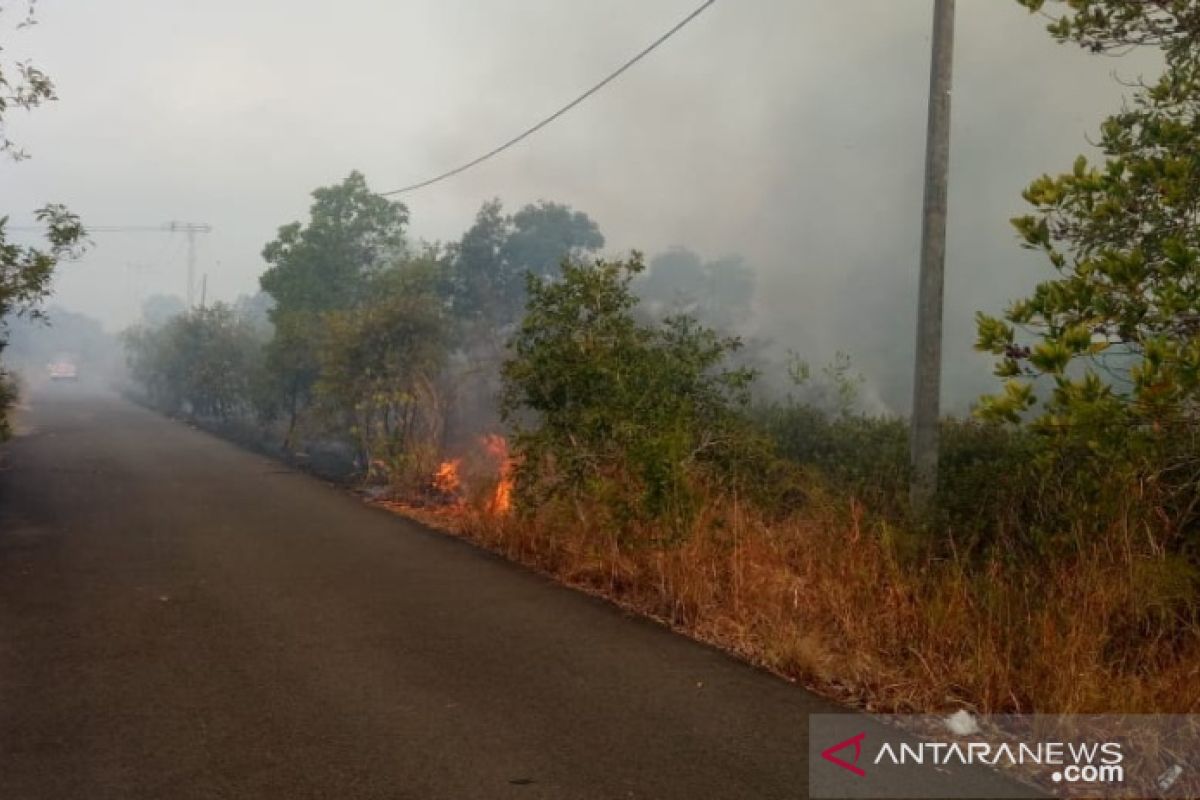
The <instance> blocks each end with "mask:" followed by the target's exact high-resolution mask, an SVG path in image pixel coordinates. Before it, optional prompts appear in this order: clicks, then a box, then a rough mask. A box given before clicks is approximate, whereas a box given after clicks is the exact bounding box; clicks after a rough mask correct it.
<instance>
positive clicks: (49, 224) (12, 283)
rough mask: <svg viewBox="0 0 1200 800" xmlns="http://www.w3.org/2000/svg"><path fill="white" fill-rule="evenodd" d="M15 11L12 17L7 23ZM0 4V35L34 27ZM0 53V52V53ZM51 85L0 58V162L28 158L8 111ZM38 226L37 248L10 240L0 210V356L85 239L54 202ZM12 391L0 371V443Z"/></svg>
mask: <svg viewBox="0 0 1200 800" xmlns="http://www.w3.org/2000/svg"><path fill="white" fill-rule="evenodd" d="M14 5H16V6H18V10H17V12H16V13H17V16H16V17H15V18H14V19H15V21H14V22H12V24H8V23H9V20H10V15H12V13H13V9H12V6H14ZM21 5H22V4H21V3H0V30H2V31H3V34H4V35H5V36H6V37H7V36H9V35H13V34H19V33H20V32H21V31H22V30H23V29H25V28H28V27H30V26H32V25H34V24H36V22H37V19H36V17H35V14H34V11H35V3H34V2H29V3H28V4H25V5H24V8H20V6H21ZM6 12H7V13H6ZM0 52H3V50H2V49H0ZM57 99H58V97H57V95H56V94H55V89H54V82H53V81H52V80H51V79H50V76H49V75H47V74H46V73H45V72H43V71H42V70H40V69H38V67H37V66H36V65H34V64H32V63H30V62H28V61H15V60H12V59H10V58H4V59H0V161H6V162H20V161H24V160H25V159H27V158H29V153H28V152H26V151H25V150H24V149H23V148H22V147H21V145H20V143H19V142H17V141H14V140H13V139H12V138H10V136H9V128H8V124H9V122H10V121H11V116H12V112H14V111H32V110H34V109H36V108H38V107H39V106H41V105H44V104H46V103H50V102H53V101H55V100H57ZM33 216H34V218H35V219H36V220H37V222H38V225H39V226H40V227H41V229H42V230H41V237H40V238H41V239H42V242H41V243H40V244H24V243H21V242H20V241H13V240H12V236H11V232H10V231H9V217H8V212H7V211H0V351H3V349H4V348H5V347H6V346H7V345H8V337H9V327H10V325H11V323H12V321H13V320H15V319H21V318H24V319H39V318H41V316H42V312H41V310H40V306H41V303H42V301H43V300H45V299H46V297H47V296H48V295H49V294H50V281H51V278H52V277H53V275H54V269H55V267H57V266H58V264H59V262H60V261H63V260H66V259H70V258H73V257H75V256H78V255H79V253H80V252H81V250H82V247H83V244H84V241H85V238H86V234H85V231H84V228H83V225H82V224H81V223H80V220H79V217H77V216H76V215H75V214H73V213H71V212H70V211H69V210H68V209H67V208H66V206H63V205H61V204H59V203H47V204H46V205H43V206H42V207H41V208H38V209H36V210H35V211H34V212H33ZM17 395H18V388H17V385H16V381H15V379H14V377H13V376H12V374H11V373H10V372H9V371H8V370H7V369H5V368H4V367H3V366H0V440H4V439H7V438H8V437H9V436H10V435H11V428H10V425H9V420H8V411H9V409H10V408H11V407H12V405H13V404H14V403H15V402H16V400H17Z"/></svg>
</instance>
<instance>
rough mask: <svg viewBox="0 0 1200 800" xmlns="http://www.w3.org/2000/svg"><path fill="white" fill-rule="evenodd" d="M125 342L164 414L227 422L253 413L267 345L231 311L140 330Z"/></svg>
mask: <svg viewBox="0 0 1200 800" xmlns="http://www.w3.org/2000/svg"><path fill="white" fill-rule="evenodd" d="M123 338H124V341H125V349H126V356H127V359H128V362H129V369H130V372H131V374H132V375H133V377H134V379H135V380H137V381H138V382H139V383H140V384H141V385H142V386H144V387H145V389H146V393H147V395H148V399H149V400H150V401H151V402H152V403H154V404H155V405H156V406H157V407H159V408H161V409H163V410H164V411H167V412H168V413H189V414H194V415H196V416H199V417H205V418H209V419H217V420H225V419H229V418H230V417H233V416H236V415H239V414H244V413H245V412H246V411H247V410H248V409H249V404H250V396H251V395H250V392H251V385H252V382H253V380H254V379H255V375H256V374H257V372H258V370H259V359H260V357H261V347H262V345H261V342H260V340H259V339H258V337H257V336H256V335H255V333H254V329H253V327H252V325H251V324H250V323H249V322H248V321H247V320H245V319H243V318H241V317H239V316H238V315H237V313H236V312H235V311H234V310H233V309H232V308H231V307H230V306H228V305H225V304H224V303H217V304H215V305H213V306H211V307H208V308H198V309H194V310H192V311H190V312H188V313H185V314H180V315H178V316H175V317H172V318H170V319H169V320H168V321H167V322H166V323H164V324H163V325H161V326H158V327H151V326H148V325H141V326H137V327H134V328H131V329H129V330H127V331H126V332H125V333H124V334H123Z"/></svg>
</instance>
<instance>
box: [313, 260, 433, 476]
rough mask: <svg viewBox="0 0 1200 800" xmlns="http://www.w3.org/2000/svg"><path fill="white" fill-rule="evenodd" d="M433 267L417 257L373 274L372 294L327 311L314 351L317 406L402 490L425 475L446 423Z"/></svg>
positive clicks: (371, 465)
mask: <svg viewBox="0 0 1200 800" xmlns="http://www.w3.org/2000/svg"><path fill="white" fill-rule="evenodd" d="M436 270H437V265H436V264H435V263H434V262H433V261H431V260H423V261H417V262H412V263H405V264H402V265H400V266H398V267H395V268H392V269H389V270H387V271H385V272H382V273H380V274H379V275H377V276H375V277H373V278H372V279H371V281H370V287H371V291H370V297H371V299H370V300H368V301H367V302H364V303H362V304H360V305H358V306H356V307H354V308H350V309H341V310H337V311H331V312H329V313H328V314H327V316H326V317H325V334H324V336H323V338H322V343H321V347H320V350H319V352H318V365H319V373H318V374H319V377H318V380H317V384H316V396H317V399H318V402H319V404H320V405H321V407H322V408H323V410H325V411H326V413H327V414H328V415H329V416H330V417H331V418H332V419H333V421H334V424H335V425H336V427H337V428H338V429H339V430H343V431H346V432H349V433H350V434H351V435H352V436H353V438H354V440H355V443H356V445H357V447H358V449H359V452H360V454H361V456H362V459H363V462H364V463H365V464H367V465H369V466H370V467H371V468H373V469H374V470H375V471H376V472H382V473H383V474H384V475H385V476H386V477H387V478H388V479H389V481H390V482H391V483H393V484H394V485H397V486H405V487H407V488H412V487H413V486H414V485H415V484H416V483H418V482H419V481H421V480H428V476H429V475H430V473H431V472H432V471H433V468H434V466H435V465H436V463H437V459H438V456H439V449H440V446H441V434H442V426H443V424H444V416H443V409H444V401H443V398H442V390H441V387H440V386H439V377H440V373H441V371H442V368H443V366H444V365H445V359H446V353H447V342H448V328H449V326H448V323H447V319H446V316H445V311H444V304H443V303H442V302H441V299H440V298H439V296H438V294H437V280H438V276H437V271H436Z"/></svg>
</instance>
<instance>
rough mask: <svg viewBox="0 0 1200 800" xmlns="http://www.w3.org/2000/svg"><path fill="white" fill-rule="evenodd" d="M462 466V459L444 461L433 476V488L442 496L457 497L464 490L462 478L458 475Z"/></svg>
mask: <svg viewBox="0 0 1200 800" xmlns="http://www.w3.org/2000/svg"><path fill="white" fill-rule="evenodd" d="M461 464H462V459H461V458H452V459H450V460H449V461H443V462H442V464H441V466H439V467H438V468H437V472H435V473H434V474H433V488H434V489H437V490H438V491H439V492H441V493H442V494H448V495H457V494H458V493H459V492H460V491H461V490H462V478H461V477H460V476H459V474H458V468H459V466H461Z"/></svg>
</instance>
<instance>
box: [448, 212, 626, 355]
mask: <svg viewBox="0 0 1200 800" xmlns="http://www.w3.org/2000/svg"><path fill="white" fill-rule="evenodd" d="M603 246H604V236H603V234H601V233H600V229H599V227H598V226H597V225H596V223H595V222H594V221H592V219H591V218H590V217H589V216H588V215H587V214H585V213H583V212H582V211H574V210H572V209H571V207H570V206H566V205H562V204H560V203H550V202H546V201H544V200H543V201H539V202H538V203H537V204H533V205H527V206H525V207H524V208H522V209H521V210H520V211H518V212H517V213H516V214H513V215H510V216H505V215H504V208H503V206H502V205H501V203H500V201H499V200H490V201H488V202H486V203H484V204H483V206H482V207H481V208H480V209H479V213H478V214H477V215H476V216H475V224H474V225H473V226H471V228H470V229H469V230H468V231H467V232H466V233H465V234H463V237H462V239H461V240H460V241H459V242H458V243H456V244H455V245H454V246H452V247H451V250H450V253H449V259H448V260H449V262H450V290H449V294H450V296H451V299H452V302H453V306H454V310H455V313H456V315H457V316H460V317H462V318H465V319H469V320H477V321H479V322H481V323H482V324H483V325H484V326H486V327H487V329H488V331H489V332H490V333H491V334H493V335H494V334H496V333H497V332H498V331H500V330H502V329H504V328H506V327H507V326H509V325H511V324H513V323H514V322H515V321H516V320H517V319H518V318H519V317H520V315H521V310H522V308H523V306H524V304H525V275H526V273H533V274H534V275H537V276H538V277H548V276H550V275H554V274H556V273H557V271H558V265H559V263H560V262H562V260H563V259H565V258H581V257H583V256H584V255H586V254H589V253H594V252H596V251H597V250H599V249H600V248H601V247H603Z"/></svg>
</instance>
